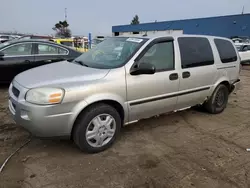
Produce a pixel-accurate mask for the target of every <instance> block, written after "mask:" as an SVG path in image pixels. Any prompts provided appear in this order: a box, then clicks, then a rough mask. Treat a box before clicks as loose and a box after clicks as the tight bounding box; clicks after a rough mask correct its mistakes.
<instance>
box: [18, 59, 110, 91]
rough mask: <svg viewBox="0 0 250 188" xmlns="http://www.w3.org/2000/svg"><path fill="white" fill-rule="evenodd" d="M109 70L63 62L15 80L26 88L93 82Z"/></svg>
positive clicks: (42, 67) (26, 72)
mask: <svg viewBox="0 0 250 188" xmlns="http://www.w3.org/2000/svg"><path fill="white" fill-rule="evenodd" d="M108 72H109V69H94V68H89V67H85V66H82V65H78V64H75V63H70V62H67V61H62V62H58V63H52V64H48V65H44V66H40V67H37V68H33V69H30V70H27V71H24V72H22V73H20V74H18V75H17V76H16V77H15V78H14V80H15V81H16V82H18V83H19V84H21V85H22V86H23V87H26V88H34V87H42V86H48V85H54V84H63V83H70V82H82V81H93V80H98V79H101V78H103V77H105V76H106V75H107V74H108Z"/></svg>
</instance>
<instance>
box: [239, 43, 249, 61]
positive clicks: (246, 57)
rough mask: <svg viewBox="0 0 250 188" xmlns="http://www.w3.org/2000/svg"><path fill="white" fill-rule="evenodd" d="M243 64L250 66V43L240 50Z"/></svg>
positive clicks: (243, 45) (242, 46)
mask: <svg viewBox="0 0 250 188" xmlns="http://www.w3.org/2000/svg"><path fill="white" fill-rule="evenodd" d="M238 51H239V54H240V59H241V64H250V43H244V44H242V45H241V46H240V47H239V48H238Z"/></svg>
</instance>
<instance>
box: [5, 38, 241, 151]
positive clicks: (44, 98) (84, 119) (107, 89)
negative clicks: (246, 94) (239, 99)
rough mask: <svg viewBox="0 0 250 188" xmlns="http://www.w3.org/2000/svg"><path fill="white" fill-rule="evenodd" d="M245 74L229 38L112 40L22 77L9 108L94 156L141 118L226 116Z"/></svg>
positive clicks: (43, 133) (40, 132) (20, 119)
mask: <svg viewBox="0 0 250 188" xmlns="http://www.w3.org/2000/svg"><path fill="white" fill-rule="evenodd" d="M117 46H119V47H120V48H119V50H120V51H119V53H117ZM239 72H240V58H239V55H238V52H237V50H236V47H235V46H234V45H233V43H232V41H231V40H229V39H226V38H220V37H213V36H200V35H179V36H161V37H160V36H158V37H129V36H128V37H125V36H124V37H110V38H107V39H106V40H104V41H103V42H101V43H100V44H98V45H97V46H96V48H93V49H91V50H89V51H88V52H86V53H84V54H82V55H81V56H79V57H78V58H76V59H75V60H73V61H72V62H67V61H63V62H59V63H55V64H49V65H45V66H41V67H38V68H34V69H30V70H28V71H25V72H23V73H21V74H19V75H17V76H16V77H15V78H14V80H13V81H12V83H11V85H10V87H9V109H10V111H11V113H12V115H13V118H14V120H15V121H16V123H17V124H18V125H21V126H23V127H24V128H25V129H27V130H28V131H29V132H31V133H32V134H33V135H34V136H37V137H66V138H69V139H70V138H71V139H73V140H74V142H75V143H76V145H77V146H78V147H79V148H80V149H81V150H83V151H86V152H90V153H94V152H100V151H103V150H105V149H107V148H108V147H110V146H111V145H112V143H113V142H114V141H115V140H116V138H117V136H118V134H119V132H120V129H121V127H122V126H123V125H126V124H128V123H131V122H136V121H137V120H140V119H144V118H149V117H152V116H155V115H158V114H163V113H166V112H171V111H178V110H183V109H187V108H190V107H192V106H197V105H199V106H202V107H204V108H205V109H206V110H207V111H208V112H209V113H212V114H217V113H221V112H222V111H223V110H224V109H225V108H226V106H227V102H228V97H229V94H230V93H232V92H233V91H234V90H236V89H237V88H238V87H239V84H240V79H239Z"/></svg>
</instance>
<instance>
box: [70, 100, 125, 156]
mask: <svg viewBox="0 0 250 188" xmlns="http://www.w3.org/2000/svg"><path fill="white" fill-rule="evenodd" d="M100 114H109V115H111V116H112V117H113V118H114V120H115V123H116V129H115V133H114V136H113V137H112V139H111V140H110V141H109V142H108V143H107V144H106V145H104V146H100V147H93V146H91V145H90V144H89V143H88V141H87V138H86V131H87V128H88V125H89V123H90V122H91V121H92V119H93V118H95V117H96V116H98V115H100ZM121 122H122V121H121V117H120V115H119V113H118V112H117V110H116V109H115V108H113V107H112V106H110V105H107V104H103V103H100V104H94V105H92V106H90V107H89V108H87V109H86V110H85V111H84V112H83V113H82V114H80V116H79V117H78V119H77V121H76V124H75V127H74V129H73V140H74V142H75V144H76V145H77V146H78V147H79V149H80V150H81V151H83V152H87V153H98V152H101V151H104V150H106V149H108V148H109V147H110V146H111V145H112V144H113V143H114V141H115V140H116V138H117V137H118V135H119V133H120V130H121Z"/></svg>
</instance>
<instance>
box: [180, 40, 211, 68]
mask: <svg viewBox="0 0 250 188" xmlns="http://www.w3.org/2000/svg"><path fill="white" fill-rule="evenodd" d="M178 43H179V46H180V53H181V66H182V68H183V69H184V68H191V67H199V66H206V65H212V64H214V56H213V51H212V48H211V45H210V43H209V41H208V39H207V38H204V37H179V38H178Z"/></svg>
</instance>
